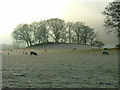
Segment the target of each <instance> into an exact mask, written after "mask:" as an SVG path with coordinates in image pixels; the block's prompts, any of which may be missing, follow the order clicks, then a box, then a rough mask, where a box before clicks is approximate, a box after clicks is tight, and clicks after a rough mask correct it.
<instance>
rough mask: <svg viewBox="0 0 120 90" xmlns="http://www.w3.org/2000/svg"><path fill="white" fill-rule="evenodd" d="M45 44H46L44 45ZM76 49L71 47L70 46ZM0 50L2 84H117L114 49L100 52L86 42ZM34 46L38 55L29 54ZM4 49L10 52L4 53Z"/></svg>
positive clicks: (98, 86) (60, 85) (57, 86)
mask: <svg viewBox="0 0 120 90" xmlns="http://www.w3.org/2000/svg"><path fill="white" fill-rule="evenodd" d="M48 47H49V48H48ZM74 47H75V48H77V51H73V48H74ZM46 48H48V49H47V50H48V51H46V52H45V51H44V49H45V47H44V48H42V47H37V48H31V49H29V50H26V52H28V54H27V55H25V54H23V50H22V49H20V50H13V51H12V52H11V51H7V50H6V51H4V52H3V83H2V84H3V87H12V88H21V87H22V88H43V87H44V88H50V87H52V88H82V87H84V88H85V87H86V88H87V87H88V88H117V87H118V52H117V50H109V52H110V55H101V50H92V49H91V47H90V46H82V45H67V46H66V45H56V46H46ZM31 50H35V51H37V53H38V56H30V55H29V51H31ZM8 52H9V53H10V54H9V55H8Z"/></svg>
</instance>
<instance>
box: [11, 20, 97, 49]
mask: <svg viewBox="0 0 120 90" xmlns="http://www.w3.org/2000/svg"><path fill="white" fill-rule="evenodd" d="M12 36H13V38H14V39H15V40H16V42H18V43H25V44H26V45H27V46H28V47H29V46H32V45H36V44H40V43H46V42H55V43H78V44H84V45H86V44H87V45H94V44H93V43H94V40H96V39H95V38H96V36H97V35H96V33H95V32H94V29H93V28H91V27H90V26H87V25H86V24H85V23H84V22H74V23H73V22H65V21H64V20H62V19H59V18H51V19H47V20H43V21H39V22H37V21H34V22H32V23H31V24H19V25H18V26H17V27H16V28H15V29H14V31H13V33H12Z"/></svg>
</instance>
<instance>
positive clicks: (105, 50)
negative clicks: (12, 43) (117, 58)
mask: <svg viewBox="0 0 120 90" xmlns="http://www.w3.org/2000/svg"><path fill="white" fill-rule="evenodd" d="M76 50H77V48H73V51H76ZM92 50H93V49H92ZM9 51H10V52H13V50H9ZM44 51H45V52H47V50H44ZM10 52H8V53H7V54H8V55H10ZM16 52H17V51H16ZM23 54H28V52H26V51H25V49H24V50H23ZM29 54H30V55H34V56H37V55H38V53H37V52H35V51H30V53H29ZM1 55H2V53H1ZM102 55H109V52H108V49H107V48H104V49H103V51H102Z"/></svg>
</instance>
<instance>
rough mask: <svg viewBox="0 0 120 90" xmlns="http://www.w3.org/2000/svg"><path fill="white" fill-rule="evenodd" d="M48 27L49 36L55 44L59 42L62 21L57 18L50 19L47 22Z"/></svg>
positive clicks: (63, 24)
mask: <svg viewBox="0 0 120 90" xmlns="http://www.w3.org/2000/svg"><path fill="white" fill-rule="evenodd" d="M47 23H48V27H49V32H50V33H49V34H50V35H51V37H52V38H53V39H54V40H55V42H56V43H58V42H59V40H60V38H61V35H62V32H63V31H64V27H65V22H64V20H61V19H58V18H52V19H48V20H47Z"/></svg>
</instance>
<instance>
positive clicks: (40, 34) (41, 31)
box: [31, 21, 48, 43]
mask: <svg viewBox="0 0 120 90" xmlns="http://www.w3.org/2000/svg"><path fill="white" fill-rule="evenodd" d="M31 26H32V29H33V31H34V38H35V42H38V43H45V42H48V29H47V25H46V21H40V22H33V23H32V24H31Z"/></svg>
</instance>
